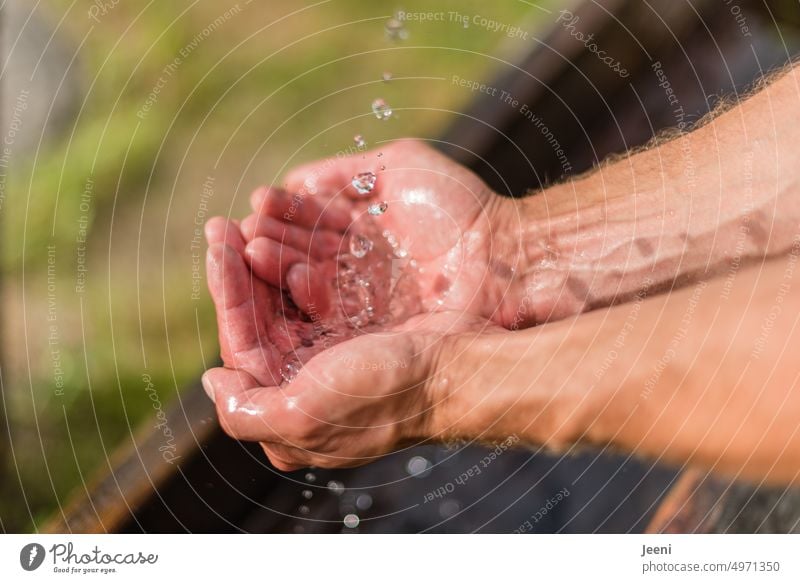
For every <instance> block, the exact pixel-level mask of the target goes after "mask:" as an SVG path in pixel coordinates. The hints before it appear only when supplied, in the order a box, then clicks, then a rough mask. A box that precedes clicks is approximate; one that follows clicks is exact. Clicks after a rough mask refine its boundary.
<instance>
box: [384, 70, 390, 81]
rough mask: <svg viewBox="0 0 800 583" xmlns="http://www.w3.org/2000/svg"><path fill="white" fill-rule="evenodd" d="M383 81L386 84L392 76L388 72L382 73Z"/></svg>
mask: <svg viewBox="0 0 800 583" xmlns="http://www.w3.org/2000/svg"><path fill="white" fill-rule="evenodd" d="M383 80H384V81H386V82H387V83H388V82H389V81H391V80H392V74H391V73H390V72H389V71H384V72H383Z"/></svg>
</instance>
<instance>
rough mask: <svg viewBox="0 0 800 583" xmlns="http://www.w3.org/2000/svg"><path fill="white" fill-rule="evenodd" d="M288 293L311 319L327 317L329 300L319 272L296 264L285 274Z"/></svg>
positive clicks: (323, 279)
mask: <svg viewBox="0 0 800 583" xmlns="http://www.w3.org/2000/svg"><path fill="white" fill-rule="evenodd" d="M286 284H287V285H288V287H289V293H290V294H291V296H292V299H293V300H294V303H295V304H297V307H298V308H300V309H301V310H302V311H303V312H304V313H306V314H308V315H309V316H311V317H312V318H318V317H325V316H327V315H328V310H329V308H330V300H329V297H328V287H327V285H326V282H325V278H324V276H323V275H322V273H320V271H319V270H318V269H317V268H316V267H313V266H312V265H309V264H308V263H296V264H295V265H293V266H292V267H291V268H290V269H289V271H288V272H287V273H286Z"/></svg>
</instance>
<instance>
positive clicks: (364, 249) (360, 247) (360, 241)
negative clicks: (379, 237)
mask: <svg viewBox="0 0 800 583" xmlns="http://www.w3.org/2000/svg"><path fill="white" fill-rule="evenodd" d="M372 246H373V244H372V241H370V240H369V239H368V238H366V237H365V236H364V235H361V234H358V233H356V234H355V235H353V236H352V237H350V254H351V255H352V256H353V257H357V258H358V259H361V258H362V257H364V256H365V255H366V254H367V253H369V252H370V251H372Z"/></svg>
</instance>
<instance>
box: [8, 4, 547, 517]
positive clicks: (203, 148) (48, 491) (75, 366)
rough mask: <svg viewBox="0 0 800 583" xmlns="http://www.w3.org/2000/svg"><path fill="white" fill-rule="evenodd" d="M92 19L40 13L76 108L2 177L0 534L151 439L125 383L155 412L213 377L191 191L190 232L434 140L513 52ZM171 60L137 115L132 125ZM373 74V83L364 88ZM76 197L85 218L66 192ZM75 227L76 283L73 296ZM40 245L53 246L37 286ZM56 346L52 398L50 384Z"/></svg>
mask: <svg viewBox="0 0 800 583" xmlns="http://www.w3.org/2000/svg"><path fill="white" fill-rule="evenodd" d="M93 4H94V3H93V2H91V1H83V2H77V3H73V2H72V1H71V0H50V1H49V2H48V3H47V8H48V12H49V13H50V20H51V21H53V22H58V21H59V20H60V19H61V18H62V16H63V17H64V24H63V26H62V29H61V30H60V33H61V34H62V35H63V36H65V37H66V38H68V39H71V41H72V44H73V45H74V46H78V44H79V43H80V42H81V40H82V39H84V37H85V41H84V42H83V45H82V47H81V50H80V53H79V59H80V63H81V75H82V77H83V80H82V83H83V84H84V89H85V91H84V96H85V101H84V102H83V103H81V104H79V107H80V113H79V114H76V116H75V119H74V123H72V124H71V125H70V127H69V128H67V130H66V131H64V132H63V133H61V134H60V135H59V136H58V137H57V139H53V140H51V141H50V142H49V143H47V144H46V145H45V147H44V149H43V150H42V151H40V152H39V153H38V155H37V156H36V157H31V159H30V160H26V161H20V162H16V163H15V166H14V168H13V172H12V173H11V175H10V176H9V184H8V192H11V193H14V196H11V197H9V198H8V201H7V203H6V206H5V208H4V211H5V212H4V216H3V231H2V232H3V235H2V236H3V244H2V253H3V255H2V269H3V278H4V284H5V299H6V303H5V306H6V314H7V317H6V318H5V319H4V325H5V326H4V331H3V337H4V338H5V339H6V342H5V343H4V347H3V351H4V359H5V373H6V374H4V375H3V381H4V383H5V386H4V395H5V398H6V407H7V409H8V412H9V418H10V425H11V427H10V436H11V441H10V443H9V445H10V449H11V450H13V454H14V455H8V456H7V459H6V460H5V465H6V467H5V472H4V473H5V478H4V479H3V483H4V484H5V486H4V487H3V491H7V490H8V491H10V490H9V488H11V487H12V486H13V487H20V486H21V488H22V490H24V495H25V500H24V501H20V500H19V499H18V496H12V495H9V494H8V492H6V494H5V495H3V496H2V497H0V517H2V521H3V523H2V526H3V528H4V529H5V530H7V531H19V530H30V529H35V528H37V525H40V524H41V521H42V520H43V519H44V517H46V516H48V515H50V514H51V513H52V512H54V511H57V509H58V507H59V505H60V504H63V502H64V501H65V499H66V497H67V494H68V493H69V492H70V491H72V490H73V489H74V488H76V487H80V486H81V484H82V481H84V480H88V479H89V476H91V474H92V473H93V472H94V471H95V470H96V469H97V468H100V467H104V466H106V464H107V462H106V458H107V455H108V454H109V453H110V452H111V451H112V450H113V448H114V447H115V446H117V445H118V444H119V443H121V442H122V441H124V440H130V439H132V437H131V435H132V432H133V428H135V427H137V426H139V425H140V424H142V423H145V424H146V423H148V422H150V421H152V422H153V423H155V421H154V420H152V419H150V417H151V416H152V415H153V413H154V412H153V408H152V406H151V401H150V400H149V398H148V395H147V393H146V392H145V391H144V386H143V383H142V380H141V378H142V375H143V374H145V373H147V374H149V375H150V377H151V378H152V379H153V383H154V385H155V387H156V390H157V391H158V394H159V398H160V399H161V401H162V402H163V403H165V404H166V403H168V402H170V401H171V400H172V399H175V398H176V397H177V396H178V395H179V393H180V391H181V389H182V388H183V387H185V386H186V385H187V384H189V383H191V382H193V381H195V380H196V379H197V378H198V376H199V374H200V373H201V372H202V370H203V369H204V368H205V367H206V366H208V365H209V364H211V363H213V360H214V358H215V356H216V353H217V345H216V340H215V336H216V326H215V324H214V315H213V312H212V309H211V305H210V302H209V300H208V299H207V297H206V294H205V289H204V288H203V290H202V293H201V299H199V300H197V299H192V279H191V276H192V260H193V250H192V248H191V242H192V237H193V234H194V227H195V219H200V218H203V217H202V214H203V213H202V212H201V207H200V203H201V193H202V189H203V183H204V182H205V181H207V180H208V178H209V177H213V188H214V195H213V197H212V198H211V199H210V201H209V207H210V208H209V213H208V215H207V216H211V215H212V214H223V215H228V214H231V215H233V216H239V215H242V214H244V213H245V211H246V208H247V195H248V194H249V192H250V190H251V189H252V188H253V187H255V186H257V185H258V184H262V183H269V182H273V181H278V180H279V178H280V175H281V173H282V172H283V171H285V169H287V168H289V167H291V166H293V165H294V164H297V163H299V162H302V161H306V160H310V159H313V158H317V157H320V156H324V155H332V154H334V153H335V152H337V151H339V150H343V149H346V148H348V147H349V146H351V145H352V138H353V135H354V134H356V133H360V134H363V135H364V136H365V138H366V139H367V141H368V144H369V145H370V146H371V147H372V146H374V145H376V144H379V143H381V142H382V141H385V140H391V139H394V138H398V137H406V136H416V137H435V136H436V135H437V134H438V133H440V132H441V131H442V129H443V128H444V127H446V126H447V124H449V123H451V122H452V121H453V120H454V119H455V116H456V115H457V113H455V112H457V111H458V110H459V109H460V108H463V107H464V105H465V104H466V103H468V102H469V101H470V100H471V99H472V97H473V96H472V95H471V94H470V93H469V92H468V91H467V90H465V89H463V88H458V87H456V86H455V85H453V84H452V83H451V82H450V78H451V76H452V75H459V76H461V77H464V78H470V79H476V80H482V79H488V78H491V75H492V72H493V71H495V70H496V69H498V68H500V67H501V66H502V63H501V61H500V60H499V59H501V58H512V59H513V55H514V53H516V52H519V51H522V50H524V49H525V48H526V44H528V43H530V42H531V41H528V43H525V42H524V41H521V40H513V39H507V38H504V36H503V35H502V34H501V33H498V32H492V31H489V30H486V29H485V28H481V27H478V26H470V27H469V28H464V27H463V26H462V25H461V24H459V23H457V22H449V21H448V20H447V19H445V20H444V21H439V22H428V23H409V24H408V27H407V28H408V31H409V38H408V39H407V40H405V41H402V42H396V43H395V42H389V41H387V39H386V38H385V35H384V23H385V21H386V18H387V16H389V15H390V14H391V13H392V11H393V9H395V8H400V7H399V6H393V5H388V4H387V5H382V4H381V3H376V2H366V1H364V0H332V1H329V2H323V3H319V4H317V5H312V4H310V3H308V4H307V3H305V2H304V3H298V2H291V1H289V0H279V1H270V2H259V1H254V2H252V3H249V4H245V3H244V2H239V3H236V2H229V1H227V0H225V1H223V2H221V1H212V0H206V1H179V2H178V1H176V2H158V3H150V4H145V3H125V2H122V3H119V4H117V5H116V6H114V7H113V8H112V9H111V10H109V11H108V13H107V14H105V15H102V16H99V20H100V22H95V21H93V20H91V19H90V18H88V17H87V11H88V9H89V7H90V6H92V5H93ZM554 4H555V3H554V2H552V1H550V2H539V3H538V4H537V6H533V5H532V4H531V3H528V2H521V1H516V0H509V1H504V2H496V3H491V4H488V3H485V2H479V1H467V2H465V1H461V2H457V1H451V2H435V3H431V2H423V1H421V0H418V1H405V2H403V4H402V9H404V10H406V11H409V12H412V11H433V10H435V11H444V12H449V11H458V12H460V13H462V14H467V15H474V14H481V15H484V16H486V17H488V18H492V19H494V20H497V21H500V22H507V23H510V24H523V25H524V26H525V27H526V29H528V30H534V26H535V25H536V23H537V22H540V21H541V22H544V21H548V20H552V17H551V16H550V15H549V14H548V12H547V10H546V9H545V10H543V9H541V8H539V7H544V8H547V7H548V5H549V7H552V6H553V5H554ZM237 7H238V8H237ZM70 8H71V9H70ZM231 9H232V10H233V13H232V15H231V16H230V18H227V19H225V20H224V21H222V22H221V23H220V20H218V19H220V17H221V15H224V14H225V13H226V12H227V11H229V10H231ZM215 20H216V21H217V23H218V24H217V25H213V24H212V23H214V22H215ZM210 25H211V26H214V29H213V32H212V33H211V34H209V35H208V36H203V35H202V34H201V33H202V31H203V29H205V28H206V27H209V26H210ZM198 34H201V37H198ZM198 38H200V40H199V41H197V39H198ZM193 41H197V42H196V43H195V45H192V43H193ZM187 47H189V48H188V49H187ZM182 50H183V51H184V52H185V53H187V54H186V56H185V58H182V60H181V62H180V64H179V65H178V66H177V67H176V69H175V71H174V72H173V73H170V74H168V75H167V76H166V81H165V82H164V83H163V88H162V89H161V92H160V93H159V95H158V96H157V99H156V100H155V102H154V103H153V104H152V106H151V107H150V108H149V110H148V111H147V112H146V114H145V115H137V114H141V112H142V108H143V106H144V104H145V103H146V100H147V98H148V94H150V92H151V91H152V90H153V88H154V87H155V86H156V85H158V84H159V78H163V77H164V76H165V67H166V66H167V65H168V64H169V63H171V62H173V60H174V59H175V58H176V56H180V55H181V51H182ZM384 71H389V72H391V73H392V75H393V77H394V78H393V80H392V81H391V82H390V83H385V82H383V81H382V80H381V76H382V74H383V72H384ZM376 97H383V98H385V99H386V100H387V101H388V102H389V103H390V104H391V105H392V106H393V108H394V109H395V112H396V113H395V116H394V119H392V120H390V121H389V122H386V123H383V122H378V121H377V120H375V119H374V117H372V115H371V112H370V110H369V106H370V103H371V102H372V100H373V99H375V98H376ZM89 180H91V182H90V185H91V197H90V202H89V204H88V208H87V206H86V205H84V206H83V207H82V206H81V195H82V193H84V191H85V190H86V189H87V183H88V181H89ZM83 216H85V218H86V220H87V221H88V234H89V237H88V242H87V254H86V256H87V264H86V265H87V271H86V285H85V288H84V290H83V291H82V292H80V293H78V292H76V291H75V287H76V282H77V281H78V280H77V278H78V272H77V255H78V251H79V247H80V246H81V244H80V243H79V242H78V241H77V238H78V232H79V231H78V225H79V221H80V220H81V218H82V217H83ZM48 245H51V246H54V249H55V260H54V261H53V268H54V272H51V277H54V278H55V279H54V280H53V281H51V282H48V279H47V277H48V271H47V266H48V262H47V259H48V255H47V250H48ZM48 283H53V286H52V290H54V291H53V293H52V294H50V296H48ZM53 314H55V319H54V320H48V316H51V315H53ZM53 325H55V327H56V328H55V338H56V342H55V343H50V342H49V338H52V337H53V336H52V334H51V333H52V332H53V328H51V326H53ZM12 339H14V341H12ZM54 348H56V349H57V350H58V351H59V358H60V368H61V369H63V380H64V387H63V391H62V390H59V389H58V388H57V387H56V386H55V379H54V364H53V358H52V352H51V351H52V350H53V349H54ZM0 493H2V492H0Z"/></svg>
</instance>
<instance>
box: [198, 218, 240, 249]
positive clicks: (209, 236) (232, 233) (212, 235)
mask: <svg viewBox="0 0 800 583" xmlns="http://www.w3.org/2000/svg"><path fill="white" fill-rule="evenodd" d="M204 230H205V235H206V241H208V244H209V245H215V244H217V243H225V244H226V245H229V246H231V247H233V248H234V249H236V250H238V251H239V252H241V251H242V250H243V249H244V239H243V238H242V233H241V231H240V230H239V226H238V224H237V223H236V222H234V221H232V220H229V219H226V218H225V217H212V218H210V219H208V221H207V222H206V224H205V228H204Z"/></svg>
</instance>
